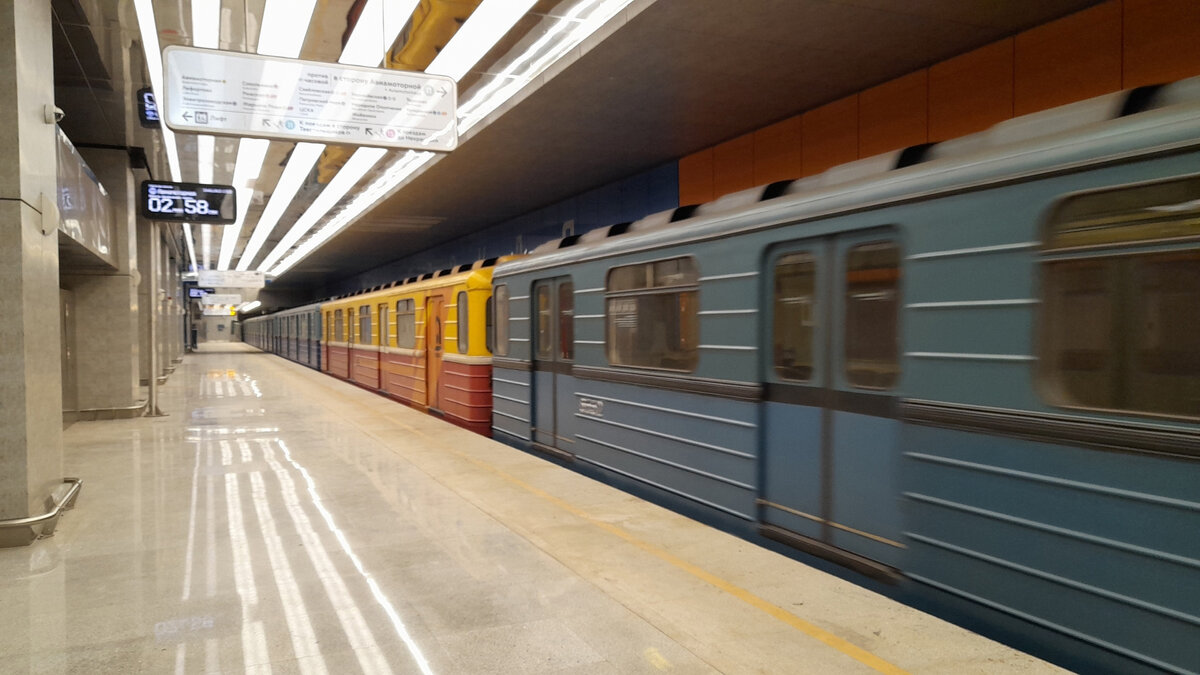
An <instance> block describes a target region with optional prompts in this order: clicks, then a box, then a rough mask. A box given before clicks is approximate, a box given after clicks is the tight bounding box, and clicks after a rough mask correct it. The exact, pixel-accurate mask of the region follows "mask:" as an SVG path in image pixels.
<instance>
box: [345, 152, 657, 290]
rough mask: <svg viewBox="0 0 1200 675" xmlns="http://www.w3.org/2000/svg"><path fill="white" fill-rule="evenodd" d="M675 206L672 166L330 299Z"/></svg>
mask: <svg viewBox="0 0 1200 675" xmlns="http://www.w3.org/2000/svg"><path fill="white" fill-rule="evenodd" d="M677 206H679V165H678V163H677V162H668V163H667V164H663V165H662V166H658V167H655V168H653V169H649V170H647V171H643V172H642V173H639V174H635V175H633V176H630V177H628V178H624V179H621V180H619V181H615V182H613V183H609V184H608V185H603V186H601V187H598V188H595V189H593V190H589V191H588V192H584V193H582V194H579V195H576V196H574V197H570V198H568V199H564V200H562V201H560V202H557V203H554V204H551V205H549V206H546V207H543V208H541V209H538V210H536V211H532V212H530V213H526V214H522V215H520V216H517V217H516V218H512V219H509V220H507V221H504V222H502V223H499V224H497V225H494V226H492V227H489V228H487V229H483V230H480V231H478V232H476V233H474V234H470V235H467V236H465V237H459V238H457V239H455V240H453V241H449V242H446V243H444V244H440V245H438V246H434V247H433V248H429V249H426V250H424V251H421V252H420V253H417V254H415V255H411V256H408V257H405V258H400V259H398V260H395V261H392V262H390V263H388V264H386V265H382V266H380V267H377V268H375V269H372V270H369V271H367V272H364V273H362V274H360V275H357V276H354V277H350V278H348V279H343V280H341V281H339V282H336V283H335V284H334V285H332V286H331V287H330V288H328V289H327V290H326V293H327V294H329V295H337V294H341V293H349V292H352V291H357V290H360V289H363V288H371V287H372V286H378V285H379V284H385V283H390V282H392V281H395V280H397V279H405V278H407V277H410V276H414V275H418V274H423V273H425V272H430V271H436V270H440V269H444V268H447V267H452V266H455V265H461V264H463V263H468V262H474V261H475V260H479V259H481V258H493V257H499V256H502V255H509V254H512V253H527V252H529V251H532V250H533V249H535V248H537V247H538V246H539V245H541V244H543V243H545V242H547V241H551V240H553V239H559V238H561V237H562V236H563V226H564V224H565V223H568V222H570V221H574V231H575V234H583V233H584V232H587V231H588V230H591V229H595V228H597V227H606V226H608V225H612V224H614V223H620V222H625V221H632V220H637V219H638V218H641V217H643V216H646V215H649V214H651V213H657V212H659V211H665V210H667V209H673V208H675V207H677Z"/></svg>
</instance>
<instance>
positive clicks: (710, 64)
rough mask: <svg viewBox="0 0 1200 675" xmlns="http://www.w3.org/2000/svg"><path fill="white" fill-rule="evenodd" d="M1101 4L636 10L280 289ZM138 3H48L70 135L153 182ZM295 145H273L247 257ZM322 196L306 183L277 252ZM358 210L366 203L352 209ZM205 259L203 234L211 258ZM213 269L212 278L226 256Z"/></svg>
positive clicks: (162, 10) (908, 2)
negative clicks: (141, 165)
mask: <svg viewBox="0 0 1200 675" xmlns="http://www.w3.org/2000/svg"><path fill="white" fill-rule="evenodd" d="M575 1H576V0H542V1H540V2H537V3H535V4H534V6H533V8H532V9H531V11H530V13H529V14H528V15H527V16H526V17H525V18H523V19H522V20H521V21H520V22H519V23H518V24H517V26H516V27H515V28H514V29H513V32H512V34H511V35H510V37H508V38H506V39H505V40H503V41H501V42H500V43H499V44H498V45H497V46H496V47H495V48H494V49H492V51H491V52H490V53H489V54H488V55H487V56H486V57H485V58H484V59H483V60H482V61H480V62H479V64H478V65H477V66H476V68H475V69H474V70H473V71H472V72H471V73H468V74H467V75H466V76H465V77H464V78H463V79H462V80H461V81H460V92H459V100H460V102H461V101H463V100H465V99H466V98H467V96H468V95H469V94H470V93H471V91H472V89H471V88H472V87H474V86H480V83H481V82H484V81H486V78H487V76H488V75H489V72H490V70H492V69H495V68H496V67H497V64H500V63H503V62H504V59H505V57H506V56H507V55H508V52H509V51H510V50H512V49H514V48H516V46H517V45H518V43H519V42H520V41H521V40H522V39H523V38H526V37H527V36H528V35H529V34H531V33H532V32H535V31H537V30H541V28H540V27H541V26H544V25H545V24H546V20H547V18H548V17H553V16H555V15H561V14H564V13H566V12H568V11H570V9H571V6H572V5H573V4H574V2H575ZM189 2H190V0H172V1H170V2H167V1H165V0H162V1H160V0H153V5H154V12H155V15H156V18H157V26H158V34H159V38H160V42H161V44H162V45H163V46H166V45H168V44H191V42H190V35H191V33H190V8H189ZM264 3H265V0H223V6H222V7H223V10H224V12H225V14H224V16H225V17H226V19H225V20H224V21H223V25H222V34H221V48H224V49H234V50H237V51H243V50H250V51H252V50H253V48H254V40H255V35H256V33H255V30H256V29H255V26H256V25H257V23H256V21H259V20H261V15H262V9H263V5H264ZM1094 4H1097V0H1005V1H1004V2H996V1H995V0H741V1H738V2H730V1H729V0H634V2H632V3H631V4H630V5H629V6H628V7H627V8H626V9H625V10H624V12H622V13H621V14H620V15H618V16H617V17H616V18H615V19H614V20H613V21H612V22H610V23H609V24H608V25H606V26H605V27H604V28H602V29H601V30H600V31H599V32H598V33H597V35H596V36H595V37H594V38H593V39H592V41H591V42H585V43H584V47H583V49H580V50H577V51H576V52H575V53H574V54H572V55H571V58H568V59H566V61H569V63H566V65H565V66H561V67H557V68H553V69H551V71H549V72H548V74H547V75H545V76H543V77H542V78H539V79H538V80H537V81H536V82H535V83H534V84H533V85H531V86H530V87H529V88H528V89H527V90H526V91H525V92H524V93H523V98H521V100H520V101H519V103H516V104H514V105H510V106H508V108H507V110H506V111H504V112H503V114H499V115H493V116H492V117H491V118H489V119H490V122H488V123H487V124H486V126H483V125H481V126H480V127H478V128H476V129H473V130H472V132H471V133H470V134H469V135H468V136H467V137H466V138H465V139H464V142H463V143H462V144H461V145H460V146H459V147H458V149H457V150H455V151H453V152H452V153H449V154H447V155H443V156H440V157H439V158H438V160H437V161H436V162H433V163H431V164H428V165H426V168H425V169H424V170H423V172H421V173H419V174H417V175H416V176H415V177H413V178H411V179H410V180H409V182H408V183H406V184H404V185H402V187H400V188H399V189H398V190H396V191H395V192H394V193H392V194H391V195H390V196H387V197H385V198H384V199H382V200H381V201H380V202H379V203H377V204H376V205H375V206H374V207H373V208H370V209H368V210H367V211H365V212H364V213H363V215H362V216H361V217H360V218H359V219H358V220H356V221H354V222H353V223H352V224H351V225H350V226H349V227H347V228H346V229H345V230H343V231H342V232H341V233H340V234H338V235H336V236H335V237H333V238H332V239H330V240H329V241H328V242H326V243H325V244H324V245H323V246H322V247H321V248H318V249H317V250H315V251H314V252H313V253H311V254H310V255H309V256H308V257H306V258H304V259H303V260H301V261H300V262H299V263H297V264H296V265H295V266H293V267H292V268H290V269H289V270H287V271H286V272H285V273H284V274H282V275H281V276H280V277H279V278H278V279H277V280H276V282H275V286H274V287H275V288H296V289H304V290H314V291H319V289H320V288H322V287H324V286H326V285H327V284H329V283H331V282H334V281H336V280H338V279H341V278H345V277H349V276H353V275H356V274H359V273H362V272H365V271H367V270H370V269H372V268H375V267H378V266H380V265H383V264H385V263H387V262H390V261H392V260H396V259H399V258H403V257H406V256H410V255H413V254H417V253H419V252H420V251H422V250H424V249H426V248H429V247H431V246H434V245H436V244H439V243H443V242H446V241H449V240H452V239H455V238H458V237H460V236H462V235H464V234H466V233H470V232H473V231H476V230H478V229H481V228H484V227H487V226H490V225H494V224H498V223H501V222H503V221H505V220H508V219H510V218H513V217H516V216H519V215H521V214H524V213H527V212H530V211H533V210H536V209H538V208H541V207H543V206H546V205H548V204H552V203H554V202H557V201H559V200H562V199H564V198H567V197H570V196H572V195H575V194H579V193H581V192H585V191H587V190H590V189H592V188H595V187H598V186H600V185H603V184H606V183H608V182H611V181H614V180H617V179H620V178H623V177H625V176H629V175H632V174H635V173H638V172H640V171H642V170H645V169H648V168H651V167H654V166H658V165H661V164H663V163H665V162H669V161H671V160H674V159H678V158H680V157H683V156H686V155H688V154H690V153H692V152H695V151H697V150H700V149H703V148H706V147H709V146H712V145H715V144H717V143H720V142H723V141H726V140H729V139H731V138H735V137H737V136H740V135H742V134H744V133H747V132H749V131H752V130H755V129H758V128H761V127H764V126H767V125H769V124H771V123H774V122H777V121H779V120H782V119H786V118H788V117H791V116H793V115H795V114H798V113H801V112H804V111H806V110H809V109H811V108H814V107H817V106H820V105H822V104H824V103H827V102H830V101H833V100H836V99H838V98H841V97H843V96H846V95H849V94H852V93H854V92H857V91H861V90H863V89H866V88H869V87H871V86H874V85H876V84H880V83H882V82H886V81H888V80H890V79H893V78H895V77H898V76H901V75H904V74H907V73H909V72H912V71H914V70H917V69H920V68H922V67H925V66H928V65H931V64H933V63H937V62H939V61H943V60H945V59H947V58H949V57H952V56H955V55H957V54H961V53H964V52H967V51H970V50H972V49H974V48H976V47H980V46H983V45H986V44H988V43H990V42H993V41H995V40H998V39H1001V38H1003V37H1006V36H1009V35H1013V34H1015V33H1018V32H1020V31H1022V30H1025V29H1027V28H1030V27H1032V26H1036V25H1039V24H1042V23H1046V22H1048V21H1051V20H1053V19H1055V18H1058V17H1060V16H1064V15H1066V14H1069V13H1072V12H1075V11H1078V10H1080V9H1083V8H1085V7H1088V6H1091V5H1094ZM132 5H133V1H132V0H52V6H53V9H54V13H55V24H56V25H55V45H54V47H55V84H56V98H57V103H58V105H59V106H60V107H62V108H63V109H64V110H65V111H66V119H65V120H64V121H63V124H62V126H63V128H64V130H65V131H66V132H67V134H68V136H69V137H70V138H71V139H72V140H73V141H74V142H75V143H76V144H77V145H85V146H86V145H89V144H90V145H102V146H114V147H116V146H133V147H141V148H145V149H146V151H147V154H148V155H150V159H151V162H150V163H151V166H160V167H161V166H165V164H164V162H163V161H162V160H161V154H162V152H163V148H162V141H161V137H160V136H159V135H158V133H157V132H155V131H151V130H145V129H141V128H140V127H139V126H138V123H137V118H136V113H134V112H133V110H134V109H133V92H136V91H137V90H138V89H140V88H142V87H145V86H148V85H149V81H148V78H147V76H146V67H145V64H144V59H143V58H142V54H141V51H140V37H139V34H138V28H137V19H136V16H135V15H134V13H133V9H132ZM353 5H354V2H353V0H322V1H321V2H319V3H317V10H316V13H315V14H314V17H313V20H312V22H311V27H310V30H309V34H308V35H307V37H306V39H305V43H304V47H303V49H302V51H301V53H300V57H301V58H305V59H310V60H317V61H328V62H335V61H336V60H337V58H338V54H339V52H340V50H341V39H342V34H343V32H344V31H346V29H347V17H348V14H349V12H350V9H351V8H352V6H353ZM247 36H249V38H250V39H249V40H247ZM601 36H603V37H602V39H601ZM176 138H177V141H178V143H179V149H180V163H181V165H182V166H183V167H184V171H183V177H182V179H183V180H195V179H196V176H197V173H196V169H195V168H194V167H195V164H196V161H197V160H196V158H197V144H196V141H195V137H194V136H188V135H186V134H179V135H177V137H176ZM292 147H293V144H292V143H289V142H281V141H273V142H271V144H270V149H269V151H268V153H267V159H266V162H265V163H264V166H263V171H262V173H261V174H260V176H259V178H258V181H257V183H256V184H255V193H256V194H255V196H256V199H255V200H254V202H253V204H252V206H251V209H250V213H249V215H248V217H247V220H246V226H245V227H244V228H243V230H242V233H241V238H240V240H239V242H238V248H237V250H238V251H241V250H242V249H243V248H244V246H245V244H246V242H247V240H248V239H249V237H250V234H251V232H252V231H253V229H254V224H255V222H256V220H257V218H258V216H259V215H261V213H262V209H263V207H264V205H265V204H266V203H267V202H268V200H269V197H270V195H271V194H272V193H273V191H274V186H275V183H276V181H278V179H279V176H280V174H281V172H282V170H283V164H284V162H285V160H286V158H287V156H288V154H289V153H290V152H291V150H292ZM236 148H237V141H236V140H235V139H218V141H217V144H216V148H215V154H214V160H215V170H214V180H215V182H218V183H221V182H229V181H230V179H231V177H232V173H233V164H234V160H235V158H236V152H237V151H236ZM394 154H396V153H394ZM387 161H388V160H386V159H385V161H384V163H385V164H386V163H387ZM314 174H315V172H314ZM155 177H156V178H165V177H166V176H159V175H156V176H155ZM370 178H371V176H370V175H368V176H367V177H366V178H364V179H363V182H362V183H360V184H359V187H361V186H362V185H363V184H365V183H366V181H368V180H370ZM323 187H324V186H322V185H319V184H317V183H316V180H315V175H314V176H312V177H310V179H309V180H308V181H307V182H306V183H305V184H304V186H303V187H302V188H301V189H300V190H299V192H297V195H296V197H295V199H294V201H293V204H292V205H291V206H290V207H289V208H288V209H287V212H286V213H285V215H284V217H283V218H282V219H281V221H280V224H279V225H278V226H277V227H276V228H275V231H274V232H273V233H272V235H271V237H270V238H269V239H268V243H267V244H266V246H264V250H269V249H270V248H271V247H273V246H274V245H275V242H276V241H278V240H279V239H280V238H282V236H283V232H284V231H285V230H286V229H287V227H288V226H289V225H290V222H291V221H295V220H296V219H297V218H299V217H300V215H301V214H302V213H303V212H304V210H305V209H306V208H307V206H308V205H309V204H310V203H311V202H312V200H314V199H315V198H316V197H317V195H318V194H320V192H321V189H322V188H323ZM352 196H353V191H352V192H351V194H350V195H349V196H348V197H347V198H346V199H349V198H350V197H352ZM335 210H336V209H335ZM198 229H199V228H197V230H198ZM211 236H212V238H213V240H214V241H212V242H210V243H211V244H212V247H213V248H219V239H220V232H219V231H217V232H214V233H212V235H211ZM202 244H203V242H202V241H201V238H200V233H199V231H197V247H198V248H199V247H201V245H202ZM197 255H198V256H200V252H199V251H198V252H197ZM260 256H261V254H260ZM210 258H211V260H212V263H213V264H215V259H216V256H215V255H211V256H210ZM251 269H253V267H252V268H251Z"/></svg>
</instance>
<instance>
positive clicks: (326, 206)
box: [258, 148, 387, 272]
mask: <svg viewBox="0 0 1200 675" xmlns="http://www.w3.org/2000/svg"><path fill="white" fill-rule="evenodd" d="M386 154H387V150H384V149H383V148H359V149H358V150H356V151H355V152H354V154H353V155H351V156H350V159H348V160H346V165H345V166H343V167H342V170H341V171H339V172H338V173H337V175H336V176H334V177H333V180H331V181H329V185H328V186H326V187H325V189H324V190H322V191H321V194H320V195H318V196H317V198H316V199H315V200H313V203H312V205H311V206H309V207H308V210H307V211H305V212H304V215H302V216H300V219H299V220H297V221H296V224H295V225H293V226H292V229H290V230H288V233H287V234H286V235H284V237H283V239H282V240H281V241H280V242H279V244H277V245H276V246H275V248H274V249H272V251H271V253H270V254H269V255H267V257H266V259H265V260H263V261H262V264H260V265H259V266H258V269H259V271H263V272H265V271H266V270H267V269H268V268H270V267H271V265H274V264H275V262H276V261H277V260H279V259H280V258H281V257H283V254H285V253H287V251H288V249H289V248H291V247H292V244H295V243H296V242H297V241H298V240H299V239H300V237H303V236H304V235H305V234H307V233H308V231H309V230H311V229H312V227H313V225H316V224H317V221H318V220H320V219H321V218H323V217H325V214H326V213H329V210H330V209H332V208H333V207H335V206H337V203H338V202H339V201H341V199H342V197H345V196H346V193H347V192H349V191H350V189H351V188H353V187H354V185H355V184H356V183H358V181H359V180H361V179H362V177H363V176H365V175H367V172H368V171H370V170H371V167H373V166H375V164H376V163H378V162H379V160H381V159H383V156H384V155H386Z"/></svg>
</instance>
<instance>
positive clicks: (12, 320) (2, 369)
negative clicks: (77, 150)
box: [0, 0, 63, 545]
mask: <svg viewBox="0 0 1200 675" xmlns="http://www.w3.org/2000/svg"><path fill="white" fill-rule="evenodd" d="M51 38H52V28H51V18H50V3H48V2H24V1H23V0H0V148H3V150H4V152H5V154H6V156H7V159H6V161H4V162H0V317H3V321H0V520H11V519H17V518H25V517H29V516H39V515H41V514H43V513H45V512H47V511H49V510H50V508H51V507H52V506H53V505H54V501H53V495H56V494H60V493H59V489H60V488H61V487H62V480H63V455H62V374H61V369H62V366H61V358H62V357H61V354H60V348H61V342H60V335H59V321H60V317H59V302H60V297H59V284H58V217H57V210H56V209H55V208H54V207H53V204H54V203H55V195H56V192H57V179H56V175H55V155H56V153H55V141H54V125H53V124H47V123H46V121H45V119H44V108H45V106H46V105H53V104H54V77H53V75H52V73H53V72H54V58H53V53H52V51H51V43H52V39H51ZM43 211H46V212H48V213H46V214H45V215H46V216H47V217H46V219H45V220H43V215H44V214H43ZM38 531H40V526H36V525H35V526H33V527H22V528H19V529H14V528H6V529H2V530H0V545H12V544H24V543H28V542H29V540H30V539H31V538H32V536H34V535H35V534H37V532H38Z"/></svg>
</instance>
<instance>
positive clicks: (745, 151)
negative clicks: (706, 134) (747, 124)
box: [713, 134, 754, 197]
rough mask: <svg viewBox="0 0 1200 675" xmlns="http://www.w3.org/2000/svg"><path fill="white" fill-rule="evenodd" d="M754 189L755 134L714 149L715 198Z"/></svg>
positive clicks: (727, 142)
mask: <svg viewBox="0 0 1200 675" xmlns="http://www.w3.org/2000/svg"><path fill="white" fill-rule="evenodd" d="M752 187H754V134H746V135H744V136H739V137H737V138H735V139H733V140H731V141H725V142H724V143H722V144H720V145H718V146H716V147H715V148H713V196H714V197H720V196H721V195H727V194H729V193H730V192H737V191H738V190H745V189H746V188H752Z"/></svg>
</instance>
